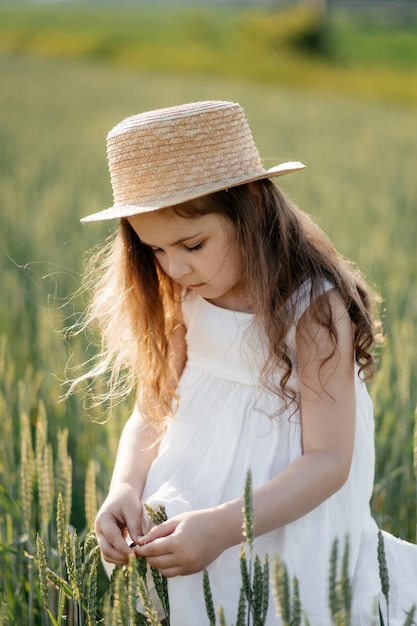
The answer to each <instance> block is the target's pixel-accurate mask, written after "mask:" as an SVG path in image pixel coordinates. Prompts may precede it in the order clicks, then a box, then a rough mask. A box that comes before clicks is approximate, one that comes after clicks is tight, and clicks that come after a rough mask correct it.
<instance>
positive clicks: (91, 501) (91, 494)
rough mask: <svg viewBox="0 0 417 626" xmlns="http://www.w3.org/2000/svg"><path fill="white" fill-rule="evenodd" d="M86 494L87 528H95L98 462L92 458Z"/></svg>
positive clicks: (89, 465) (89, 464) (87, 475)
mask: <svg viewBox="0 0 417 626" xmlns="http://www.w3.org/2000/svg"><path fill="white" fill-rule="evenodd" d="M84 494H85V496H84V501H85V517H86V521H87V528H94V521H95V519H96V515H97V493H96V464H95V461H94V460H90V462H89V463H88V467H87V472H86V476H85V491H84Z"/></svg>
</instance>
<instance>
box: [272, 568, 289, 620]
mask: <svg viewBox="0 0 417 626" xmlns="http://www.w3.org/2000/svg"><path fill="white" fill-rule="evenodd" d="M274 593H275V601H276V604H277V609H278V611H279V614H280V616H281V619H282V622H283V624H284V626H291V593H290V583H289V578H288V571H287V568H286V565H285V563H283V562H282V561H281V560H280V559H279V557H278V556H277V557H275V560H274Z"/></svg>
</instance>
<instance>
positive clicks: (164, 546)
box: [135, 537, 172, 559]
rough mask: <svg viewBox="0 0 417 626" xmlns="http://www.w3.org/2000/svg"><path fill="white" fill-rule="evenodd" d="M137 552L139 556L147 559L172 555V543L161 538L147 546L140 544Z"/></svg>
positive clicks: (136, 548)
mask: <svg viewBox="0 0 417 626" xmlns="http://www.w3.org/2000/svg"><path fill="white" fill-rule="evenodd" d="M135 552H136V554H138V555H139V556H143V557H145V559H147V558H148V557H154V556H163V555H168V554H172V550H171V549H170V542H169V540H168V539H167V538H166V537H160V538H158V539H154V540H153V541H150V542H149V543H145V544H142V543H140V544H138V545H137V546H136V547H135Z"/></svg>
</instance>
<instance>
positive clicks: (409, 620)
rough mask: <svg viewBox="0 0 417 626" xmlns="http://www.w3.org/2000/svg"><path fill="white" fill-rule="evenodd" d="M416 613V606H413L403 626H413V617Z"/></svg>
mask: <svg viewBox="0 0 417 626" xmlns="http://www.w3.org/2000/svg"><path fill="white" fill-rule="evenodd" d="M415 613H416V605H414V606H413V607H412V608H411V609H410V610H409V611H408V613H407V615H406V618H405V622H404V626H413V624H415V621H414V616H415Z"/></svg>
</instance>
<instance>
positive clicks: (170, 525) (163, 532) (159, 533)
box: [137, 520, 178, 545]
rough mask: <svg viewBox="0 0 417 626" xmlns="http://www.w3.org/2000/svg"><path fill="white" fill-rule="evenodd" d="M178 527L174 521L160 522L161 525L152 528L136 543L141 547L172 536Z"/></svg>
mask: <svg viewBox="0 0 417 626" xmlns="http://www.w3.org/2000/svg"><path fill="white" fill-rule="evenodd" d="M177 526H178V522H176V521H175V520H168V521H167V522H162V524H158V526H153V527H152V528H151V530H150V531H149V532H148V533H146V535H144V536H143V537H141V538H140V539H139V540H138V542H137V543H139V544H140V545H143V544H145V543H150V542H151V541H155V539H160V538H161V537H168V536H169V535H172V533H173V532H174V531H175V529H176V528H177Z"/></svg>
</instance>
